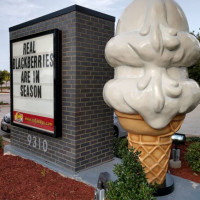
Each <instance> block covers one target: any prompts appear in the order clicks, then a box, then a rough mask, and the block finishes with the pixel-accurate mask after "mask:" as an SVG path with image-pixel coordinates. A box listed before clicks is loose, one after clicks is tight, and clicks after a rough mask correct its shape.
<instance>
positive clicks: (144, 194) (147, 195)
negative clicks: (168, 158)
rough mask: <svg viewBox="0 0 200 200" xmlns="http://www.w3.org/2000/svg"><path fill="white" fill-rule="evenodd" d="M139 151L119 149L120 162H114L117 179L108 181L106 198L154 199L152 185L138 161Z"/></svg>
mask: <svg viewBox="0 0 200 200" xmlns="http://www.w3.org/2000/svg"><path fill="white" fill-rule="evenodd" d="M139 154H140V153H139V152H134V149H133V148H132V149H130V151H129V150H128V148H123V149H121V150H120V155H121V156H122V164H116V165H115V167H114V170H113V172H114V174H115V175H116V176H117V180H116V181H114V182H111V181H110V182H108V188H107V190H106V199H109V200H119V199H120V200H154V199H155V197H154V196H153V193H154V192H155V188H154V186H152V185H150V184H148V182H147V179H146V175H145V173H144V169H143V167H142V166H141V163H140V162H139Z"/></svg>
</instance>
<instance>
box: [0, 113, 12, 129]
mask: <svg viewBox="0 0 200 200" xmlns="http://www.w3.org/2000/svg"><path fill="white" fill-rule="evenodd" d="M10 127H11V125H10V113H7V114H6V115H4V117H3V119H2V120H1V130H3V131H6V132H10Z"/></svg>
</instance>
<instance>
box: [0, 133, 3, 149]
mask: <svg viewBox="0 0 200 200" xmlns="http://www.w3.org/2000/svg"><path fill="white" fill-rule="evenodd" d="M1 148H3V138H2V137H1V136H0V149H1Z"/></svg>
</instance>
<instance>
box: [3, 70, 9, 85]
mask: <svg viewBox="0 0 200 200" xmlns="http://www.w3.org/2000/svg"><path fill="white" fill-rule="evenodd" d="M3 73H4V81H6V87H7V83H8V81H10V73H9V72H8V71H6V70H4V71H3Z"/></svg>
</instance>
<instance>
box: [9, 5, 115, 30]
mask: <svg viewBox="0 0 200 200" xmlns="http://www.w3.org/2000/svg"><path fill="white" fill-rule="evenodd" d="M73 11H78V12H82V13H85V14H88V15H91V16H94V17H99V18H102V19H106V20H108V21H112V22H115V17H113V16H111V15H107V14H104V13H101V12H97V11H94V10H91V9H89V8H85V7H82V6H79V5H76V4H75V5H72V6H70V7H67V8H64V9H61V10H58V11H56V12H53V13H50V14H47V15H44V16H42V17H38V18H36V19H32V20H30V21H27V22H24V23H21V24H18V25H16V26H12V27H10V28H9V32H11V31H15V30H18V29H21V28H24V27H26V26H30V25H33V24H36V23H39V22H42V21H45V20H49V19H52V18H54V17H58V16H61V15H64V14H68V13H70V12H73Z"/></svg>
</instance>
